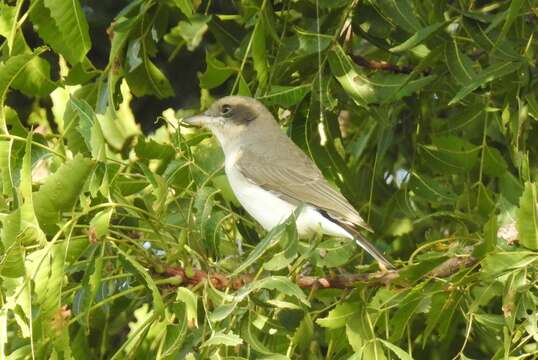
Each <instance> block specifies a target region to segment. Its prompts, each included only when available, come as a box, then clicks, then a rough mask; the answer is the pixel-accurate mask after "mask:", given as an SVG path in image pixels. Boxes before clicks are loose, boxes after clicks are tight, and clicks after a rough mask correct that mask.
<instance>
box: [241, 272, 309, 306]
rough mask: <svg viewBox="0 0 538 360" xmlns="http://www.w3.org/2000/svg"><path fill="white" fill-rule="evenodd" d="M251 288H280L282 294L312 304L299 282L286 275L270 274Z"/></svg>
mask: <svg viewBox="0 0 538 360" xmlns="http://www.w3.org/2000/svg"><path fill="white" fill-rule="evenodd" d="M251 289H252V290H254V289H269V290H278V291H279V292H280V293H282V294H286V295H288V296H293V297H295V298H296V299H297V300H299V301H300V302H302V303H303V304H305V305H306V306H310V302H309V301H308V299H307V298H306V295H305V294H304V292H303V290H301V288H299V286H298V285H297V284H295V283H294V282H292V281H291V280H290V279H288V278H287V277H285V276H270V277H266V278H264V279H262V280H259V281H256V282H254V283H253V284H252V286H251Z"/></svg>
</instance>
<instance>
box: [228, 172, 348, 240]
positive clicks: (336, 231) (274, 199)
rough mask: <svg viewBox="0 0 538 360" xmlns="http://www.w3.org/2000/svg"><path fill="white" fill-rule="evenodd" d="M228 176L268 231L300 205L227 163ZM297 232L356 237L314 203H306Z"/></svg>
mask: <svg viewBox="0 0 538 360" xmlns="http://www.w3.org/2000/svg"><path fill="white" fill-rule="evenodd" d="M226 175H227V176H228V180H229V182H230V186H231V188H232V190H233V192H234V193H235V196H236V197H237V200H239V202H240V203H241V205H242V206H243V207H244V208H245V210H246V211H247V212H248V213H249V214H250V216H252V217H253V218H254V219H256V221H257V222H259V223H260V225H261V226H263V228H264V229H266V230H271V229H272V228H274V227H275V226H276V225H278V224H281V223H282V222H284V221H286V219H288V217H289V216H290V215H291V214H292V212H293V211H294V210H295V209H296V208H297V207H296V206H295V205H293V204H290V203H288V202H287V201H284V200H282V199H281V198H279V197H278V196H276V195H275V194H273V193H271V192H270V191H267V190H264V189H262V188H261V187H259V186H258V185H256V184H254V183H252V182H251V181H250V180H248V179H246V178H245V177H244V176H243V175H242V174H241V173H240V172H239V171H238V170H237V169H236V168H235V167H234V166H233V165H232V166H229V165H228V164H227V166H226ZM296 225H297V232H298V233H299V236H301V237H307V236H312V235H314V234H316V233H317V232H318V231H319V232H321V233H323V234H327V235H332V236H341V237H346V238H350V239H352V238H353V236H352V235H351V234H350V233H348V232H347V231H346V230H344V229H343V228H342V227H340V226H339V225H337V224H335V223H333V222H332V221H330V220H328V219H327V218H325V217H324V216H323V215H321V214H320V213H319V212H318V211H316V209H315V208H313V207H312V206H308V205H307V206H305V207H304V208H303V210H302V211H301V213H300V214H299V216H298V218H297V221H296Z"/></svg>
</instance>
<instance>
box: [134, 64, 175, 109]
mask: <svg viewBox="0 0 538 360" xmlns="http://www.w3.org/2000/svg"><path fill="white" fill-rule="evenodd" d="M125 78H126V79H127V82H128V84H129V88H130V89H131V91H132V92H133V94H134V95H135V96H137V97H142V96H146V95H154V96H156V97H157V98H159V99H164V98H167V97H171V96H174V89H172V85H170V82H169V81H168V78H167V77H166V76H164V74H163V73H162V72H161V70H160V69H159V68H158V67H157V66H155V64H154V63H153V62H152V61H151V60H150V59H149V58H145V59H144V61H143V63H142V65H140V66H138V67H137V68H136V69H135V70H133V71H131V72H129V73H128V74H127V75H126V76H125Z"/></svg>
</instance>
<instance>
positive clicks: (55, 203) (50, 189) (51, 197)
mask: <svg viewBox="0 0 538 360" xmlns="http://www.w3.org/2000/svg"><path fill="white" fill-rule="evenodd" d="M94 164H95V163H94V162H93V161H92V160H90V159H86V158H84V157H83V156H82V155H77V156H75V158H73V159H72V160H69V161H67V162H66V163H64V164H63V165H62V166H61V167H60V168H59V169H58V170H57V171H56V172H55V173H54V174H52V175H50V176H48V177H47V179H46V181H45V183H44V184H43V185H41V187H40V188H39V190H38V191H37V192H35V193H34V196H33V198H34V207H35V212H36V216H37V219H38V220H39V224H40V225H41V227H42V228H43V230H44V231H45V232H46V233H47V234H53V233H55V232H56V229H57V226H56V224H57V223H58V222H59V221H60V217H61V212H63V211H69V210H71V209H72V207H73V206H74V205H75V203H76V202H77V200H78V197H79V195H80V194H81V193H82V190H83V185H84V183H85V182H86V180H87V178H88V175H89V174H90V172H91V171H92V169H93V167H94Z"/></svg>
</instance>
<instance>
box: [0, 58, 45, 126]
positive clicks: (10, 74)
mask: <svg viewBox="0 0 538 360" xmlns="http://www.w3.org/2000/svg"><path fill="white" fill-rule="evenodd" d="M43 51H44V49H43V48H38V49H36V50H35V52H34V53H33V54H22V55H15V56H11V57H10V58H8V59H7V60H6V61H5V62H3V63H0V130H2V131H3V130H4V128H5V127H6V118H5V113H4V102H5V100H6V95H7V92H8V90H9V87H10V86H12V85H13V82H14V81H15V80H16V79H17V77H18V76H19V75H20V74H21V73H23V71H24V70H25V68H26V67H27V66H29V65H30V64H32V61H33V60H34V59H35V58H36V57H37V56H39V54H41V53H42V52H43Z"/></svg>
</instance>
